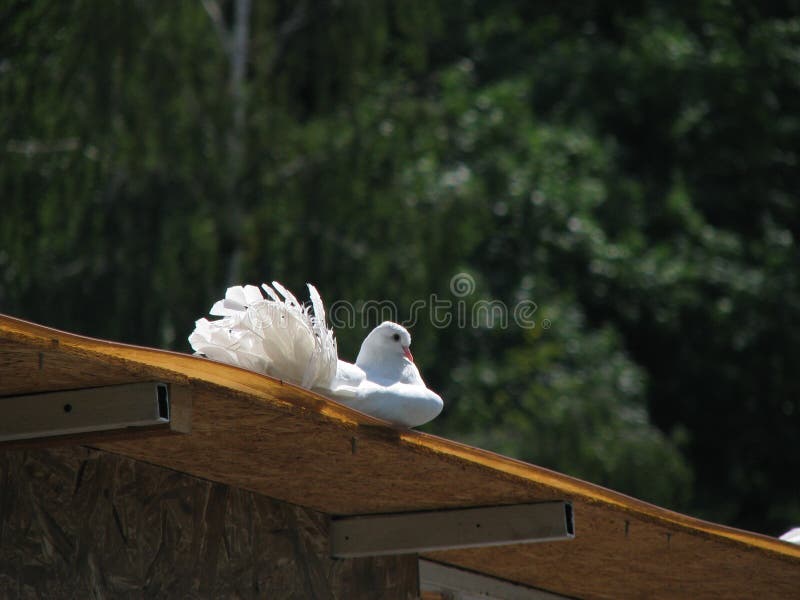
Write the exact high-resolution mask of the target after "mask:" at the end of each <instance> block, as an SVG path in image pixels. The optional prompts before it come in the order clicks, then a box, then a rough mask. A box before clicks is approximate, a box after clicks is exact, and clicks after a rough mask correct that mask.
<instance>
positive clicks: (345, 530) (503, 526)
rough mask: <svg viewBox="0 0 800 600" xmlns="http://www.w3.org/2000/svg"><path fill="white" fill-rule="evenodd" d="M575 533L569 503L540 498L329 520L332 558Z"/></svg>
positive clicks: (518, 541) (552, 538) (547, 538)
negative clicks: (502, 504) (533, 502)
mask: <svg viewBox="0 0 800 600" xmlns="http://www.w3.org/2000/svg"><path fill="white" fill-rule="evenodd" d="M574 537H575V526H574V523H573V518H572V505H571V504H570V503H569V502H563V501H558V502H540V503H536V504H515V505H510V506H491V507H485V508H464V509H457V510H439V511H429V512H417V513H395V514H390V515H365V516H357V517H342V518H336V519H333V520H332V521H331V530H330V539H331V554H332V556H333V557H335V558H353V557H358V556H380V555H387V554H412V553H417V552H427V551H432V550H451V549H454V548H479V547H483V546H503V545H507V544H524V543H529V542H544V541H555V540H569V539H572V538H574Z"/></svg>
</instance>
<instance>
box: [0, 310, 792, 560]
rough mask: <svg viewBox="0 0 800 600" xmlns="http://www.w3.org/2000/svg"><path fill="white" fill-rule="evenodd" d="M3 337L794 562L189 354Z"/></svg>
mask: <svg viewBox="0 0 800 600" xmlns="http://www.w3.org/2000/svg"><path fill="white" fill-rule="evenodd" d="M3 339H6V340H9V341H14V342H17V343H22V344H25V345H26V346H29V347H31V348H34V349H39V350H42V351H45V350H49V351H59V352H66V353H71V354H75V355H79V356H87V357H91V358H94V359H98V360H102V361H111V362H117V363H123V364H125V365H129V366H131V365H132V366H134V367H136V370H138V371H140V372H141V373H142V376H147V377H151V378H152V377H154V376H160V377H165V376H166V377H167V378H168V379H169V380H171V381H175V382H179V383H183V384H192V383H193V382H202V383H205V384H210V385H213V386H220V388H221V390H223V389H224V390H225V391H227V392H228V393H229V394H230V393H231V392H234V395H238V394H240V395H242V396H243V397H247V398H248V399H256V400H258V401H262V402H270V403H273V404H275V405H279V406H281V407H283V408H284V409H287V408H288V409H294V410H296V409H298V408H299V409H302V410H304V411H306V412H307V414H309V415H312V416H313V415H317V416H318V417H319V418H322V419H323V420H325V421H328V422H331V423H332V424H336V425H338V426H342V427H347V428H352V429H356V428H358V427H362V428H363V430H364V431H366V430H370V431H373V432H382V433H380V435H382V436H383V435H386V436H387V437H389V436H390V437H392V438H394V439H396V440H397V443H399V444H401V445H403V446H406V447H408V448H409V449H411V450H414V451H417V452H422V453H431V454H435V455H437V456H439V457H440V458H444V459H445V460H450V461H454V462H458V463H463V462H469V463H471V464H473V465H478V466H480V467H482V468H484V469H486V470H487V471H490V472H491V474H492V476H494V477H501V478H510V479H514V480H517V481H520V480H521V481H524V482H531V483H535V484H537V485H539V486H542V487H546V488H549V489H550V490H552V491H553V493H555V494H557V495H559V496H560V497H563V498H564V499H572V500H577V501H581V502H586V503H590V504H597V505H603V506H607V507H609V508H612V509H614V510H616V511H619V512H621V513H624V514H629V515H631V517H632V518H637V519H641V520H644V521H648V522H651V523H654V524H657V525H661V526H664V527H668V528H671V529H674V530H682V531H684V532H686V533H687V534H690V535H702V536H706V537H710V538H714V539H717V540H720V541H726V542H730V543H734V544H737V545H741V546H746V547H748V548H749V549H758V550H760V551H763V552H766V553H768V554H771V555H774V556H777V557H780V558H783V559H786V560H787V561H792V562H793V564H795V565H796V562H795V561H797V560H798V559H800V546H796V545H793V544H789V543H787V542H783V541H781V540H778V539H777V538H771V537H769V536H765V535H760V534H756V533H751V532H747V531H742V530H739V529H735V528H732V527H727V526H724V525H718V524H715V523H710V522H707V521H703V520H700V519H696V518H694V517H690V516H687V515H683V514H680V513H677V512H674V511H671V510H668V509H664V508H661V507H658V506H655V505H653V504H649V503H647V502H644V501H641V500H637V499H635V498H632V497H630V496H626V495H625V494H621V493H619V492H615V491H612V490H609V489H606V488H603V487H602V486H598V485H595V484H592V483H588V482H585V481H582V480H579V479H576V478H573V477H570V476H567V475H564V474H561V473H556V472H554V471H550V470H548V469H545V468H542V467H537V466H535V465H531V464H528V463H524V462H522V461H518V460H515V459H512V458H509V457H505V456H501V455H498V454H495V453H492V452H489V451H486V450H482V449H479V448H474V447H471V446H467V445H465V444H460V443H458V442H454V441H451V440H446V439H443V438H439V437H437V436H433V435H429V434H425V433H422V432H418V431H414V430H397V429H391V428H389V427H388V426H387V425H386V424H385V423H383V422H382V421H380V420H378V419H374V418H372V417H369V416H368V415H363V414H362V413H359V412H358V411H355V410H353V409H351V408H349V407H346V406H344V405H341V404H338V403H336V402H334V401H332V400H329V399H327V398H324V397H322V396H320V395H318V394H315V393H313V392H310V391H308V390H305V389H302V388H299V387H297V386H294V385H292V384H289V383H286V382H283V381H280V380H277V379H274V378H271V377H268V376H265V375H260V374H258V373H254V372H251V371H247V370H244V369H240V368H238V367H233V366H230V365H225V364H222V363H215V362H213V361H208V360H206V359H200V358H196V357H193V356H190V355H188V354H180V353H177V352H170V351H165V350H157V349H152V348H143V347H140V346H132V345H127V344H121V343H118V342H109V341H104V340H98V339H94V338H89V337H84V336H80V335H76V334H72V333H67V332H63V331H59V330H56V329H52V328H49V327H44V326H42V325H38V324H34V323H30V322H27V321H24V320H21V319H16V318H14V317H9V316H6V315H0V340H3ZM282 396H283V397H290V398H291V400H282V399H281V397H282ZM376 435H378V433H376ZM576 521H577V523H578V528H580V524H579V523H580V515H579V514H577V515H576Z"/></svg>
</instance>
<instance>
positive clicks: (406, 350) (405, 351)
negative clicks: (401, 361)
mask: <svg viewBox="0 0 800 600" xmlns="http://www.w3.org/2000/svg"><path fill="white" fill-rule="evenodd" d="M403 354H405V355H406V358H407V359H408V360H410V361H411V362H414V355H413V354H411V350H410V349H409V348H408V346H403Z"/></svg>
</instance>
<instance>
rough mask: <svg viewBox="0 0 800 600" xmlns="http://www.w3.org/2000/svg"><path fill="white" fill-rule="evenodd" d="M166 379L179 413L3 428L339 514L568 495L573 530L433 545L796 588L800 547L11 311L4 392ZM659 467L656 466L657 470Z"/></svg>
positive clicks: (493, 569) (550, 585) (779, 591)
mask: <svg viewBox="0 0 800 600" xmlns="http://www.w3.org/2000/svg"><path fill="white" fill-rule="evenodd" d="M142 382H162V383H165V384H167V385H168V386H169V387H170V394H171V395H172V397H175V394H178V396H179V397H180V398H181V399H182V400H181V403H180V406H181V408H180V410H181V411H182V412H181V413H180V414H181V415H182V416H181V419H182V424H181V425H180V427H177V426H176V427H168V428H165V427H158V426H156V427H155V428H153V427H145V428H141V427H134V428H131V429H122V430H117V431H111V432H87V433H78V434H76V435H71V436H66V437H59V438H48V439H49V441H45V440H39V439H35V438H34V439H27V440H21V441H13V442H5V443H4V444H5V447H6V448H18V447H25V446H31V445H38V444H44V443H49V444H53V443H82V444H87V445H92V446H94V447H97V448H100V449H102V450H106V451H108V452H114V453H118V454H122V455H125V456H128V457H132V458H135V459H138V460H143V461H147V462H149V463H153V464H157V465H161V466H164V467H168V468H171V469H175V470H179V471H183V472H186V473H190V474H192V475H195V476H198V477H203V478H206V479H209V480H212V481H218V482H221V483H226V484H229V485H234V486H237V487H241V488H244V489H248V490H251V491H254V492H257V493H261V494H264V495H266V496H270V497H273V498H277V499H280V500H283V501H286V502H291V503H294V504H298V505H302V506H307V507H310V508H313V509H315V510H319V511H321V512H324V513H327V514H329V515H331V516H333V517H348V516H360V515H375V514H384V515H385V514H391V513H420V512H425V511H442V510H456V509H458V510H460V509H467V508H471V507H498V506H504V505H530V504H535V503H542V502H567V503H569V504H570V505H571V507H572V510H573V511H574V515H575V523H576V525H575V527H576V531H575V533H576V535H575V538H574V539H572V540H570V541H555V542H547V543H528V542H527V541H526V542H524V543H511V544H505V545H500V546H497V545H493V546H489V547H467V548H462V549H449V550H425V551H422V552H421V556H422V558H424V559H426V560H429V561H431V562H433V563H436V564H439V565H444V566H447V565H449V566H452V567H455V568H458V569H461V570H465V571H469V572H472V573H474V574H479V575H483V576H489V577H493V578H499V579H501V580H505V581H506V582H510V583H512V584H518V585H524V586H530V587H534V588H540V589H543V590H548V591H551V592H554V593H557V594H562V595H566V596H572V597H581V598H618V597H623V596H624V597H648V598H670V597H691V598H704V597H707V598H720V597H754V596H764V595H766V596H774V597H789V596H791V594H793V593H795V592H796V590H797V589H800V547H798V546H794V545H792V544H789V543H786V542H781V541H779V540H777V539H774V538H770V537H767V536H762V535H758V534H754V533H749V532H745V531H741V530H737V529H733V528H729V527H725V526H721V525H716V524H713V523H708V522H705V521H701V520H698V519H694V518H691V517H688V516H686V515H682V514H679V513H675V512H672V511H669V510H665V509H663V508H659V507H657V506H653V505H651V504H648V503H645V502H642V501H639V500H636V499H634V498H630V497H628V496H625V495H623V494H619V493H617V492H613V491H611V490H608V489H605V488H602V487H599V486H596V485H593V484H590V483H587V482H584V481H581V480H578V479H575V478H572V477H568V476H566V475H562V474H559V473H555V472H553V471H550V470H547V469H543V468H541V467H537V466H534V465H530V464H526V463H523V462H520V461H517V460H514V459H511V458H508V457H505V456H499V455H497V454H493V453H491V452H487V451H485V450H481V449H478V448H473V447H470V446H466V445H463V444H459V443H457V442H453V441H450V440H446V439H442V438H439V437H436V436H432V435H428V434H425V433H421V432H418V431H413V430H406V429H396V428H392V427H390V426H388V425H386V424H385V423H383V422H381V421H379V420H377V419H374V418H372V417H369V416H367V415H364V414H361V413H359V412H357V411H355V410H352V409H349V408H348V407H346V406H343V405H341V404H338V403H336V402H333V401H330V400H328V399H325V398H323V397H321V396H319V395H317V394H314V393H312V392H309V391H307V390H304V389H301V388H298V387H296V386H294V385H290V384H287V383H284V382H282V381H279V380H276V379H272V378H270V377H266V376H262V375H259V374H256V373H252V372H249V371H245V370H242V369H239V368H236V367H232V366H228V365H223V364H218V363H214V362H211V361H208V360H204V359H200V358H195V357H193V356H190V355H187V354H178V353H173V352H166V351H161V350H155V349H150V348H141V347H135V346H128V345H124V344H118V343H112V342H106V341H101V340H96V339H90V338H86V337H81V336H77V335H73V334H68V333H64V332H60V331H56V330H53V329H49V328H46V327H42V326H39V325H35V324H32V323H28V322H25V321H21V320H18V319H14V318H11V317H6V316H2V315H0V402H4V401H6V399H7V398H9V397H15V396H19V395H21V394H35V393H42V392H54V391H59V392H61V391H66V390H76V389H82V388H90V387H103V386H112V385H119V384H136V383H142ZM655 476H657V474H654V477H655Z"/></svg>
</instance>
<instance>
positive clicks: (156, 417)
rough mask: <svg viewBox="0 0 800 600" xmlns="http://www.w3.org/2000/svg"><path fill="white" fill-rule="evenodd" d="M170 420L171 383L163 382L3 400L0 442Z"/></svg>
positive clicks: (4, 398) (32, 395) (165, 423)
mask: <svg viewBox="0 0 800 600" xmlns="http://www.w3.org/2000/svg"><path fill="white" fill-rule="evenodd" d="M169 422H170V390H169V385H168V384H166V383H159V382H147V383H132V384H127V385H111V386H105V387H96V388H86V389H80V390H69V391H62V392H46V393H42V394H26V395H20V396H5V397H2V398H0V442H5V441H11V440H26V439H34V438H47V437H53V436H62V435H70V434H76V433H85V432H89V431H110V430H117V429H126V428H129V427H144V426H152V425H169Z"/></svg>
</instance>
